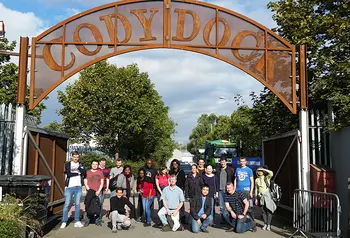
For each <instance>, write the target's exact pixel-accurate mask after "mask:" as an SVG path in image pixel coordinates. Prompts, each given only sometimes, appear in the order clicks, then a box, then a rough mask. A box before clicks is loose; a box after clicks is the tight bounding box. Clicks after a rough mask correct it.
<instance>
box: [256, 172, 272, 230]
mask: <svg viewBox="0 0 350 238" xmlns="http://www.w3.org/2000/svg"><path fill="white" fill-rule="evenodd" d="M256 174H257V178H256V179H255V198H256V199H255V205H257V206H259V207H261V211H262V214H263V219H264V226H263V227H262V229H263V230H268V231H270V230H271V220H272V214H273V213H274V212H275V210H276V208H277V206H276V204H275V202H274V200H273V198H272V196H271V191H270V184H271V178H272V176H273V172H272V171H271V170H268V169H267V166H263V167H261V168H258V169H257V170H256Z"/></svg>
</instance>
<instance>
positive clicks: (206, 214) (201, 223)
mask: <svg viewBox="0 0 350 238" xmlns="http://www.w3.org/2000/svg"><path fill="white" fill-rule="evenodd" d="M201 190H202V192H201V195H200V196H197V197H195V198H193V199H192V200H191V202H190V207H191V226H192V232H194V233H198V232H199V230H201V231H202V232H205V233H209V231H208V230H207V227H208V226H209V225H210V223H211V222H212V219H213V217H212V216H210V215H211V212H212V209H213V208H212V203H213V202H212V200H213V198H211V197H209V196H208V194H209V185H208V184H203V185H202V189H201Z"/></svg>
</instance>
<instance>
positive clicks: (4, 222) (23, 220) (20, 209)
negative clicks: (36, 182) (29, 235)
mask: <svg viewBox="0 0 350 238" xmlns="http://www.w3.org/2000/svg"><path fill="white" fill-rule="evenodd" d="M36 208H37V204H36V202H34V203H33V202H32V201H31V199H30V197H28V198H26V199H24V200H23V201H22V206H20V205H19V201H18V200H17V199H16V198H15V197H13V196H11V195H8V194H6V195H5V196H4V197H3V201H2V202H0V238H21V237H23V234H25V231H26V227H27V226H28V227H29V228H30V229H31V230H33V231H34V232H37V231H39V228H40V225H39V222H38V221H37V220H35V219H34V217H33V215H32V212H33V210H36Z"/></svg>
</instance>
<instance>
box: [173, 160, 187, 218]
mask: <svg viewBox="0 0 350 238" xmlns="http://www.w3.org/2000/svg"><path fill="white" fill-rule="evenodd" d="M169 174H170V175H175V176H176V186H178V187H179V188H181V189H182V191H185V182H186V175H185V172H184V171H183V170H182V169H180V161H179V160H177V159H173V160H172V161H171V163H170V171H169ZM180 220H181V222H182V223H186V216H185V206H182V207H181V210H180Z"/></svg>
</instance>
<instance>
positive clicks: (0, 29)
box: [0, 21, 6, 38]
mask: <svg viewBox="0 0 350 238" xmlns="http://www.w3.org/2000/svg"><path fill="white" fill-rule="evenodd" d="M5 33H6V32H5V23H4V21H0V38H4V37H5Z"/></svg>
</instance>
